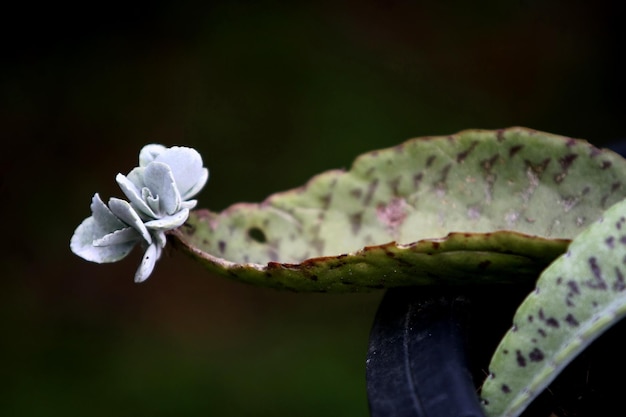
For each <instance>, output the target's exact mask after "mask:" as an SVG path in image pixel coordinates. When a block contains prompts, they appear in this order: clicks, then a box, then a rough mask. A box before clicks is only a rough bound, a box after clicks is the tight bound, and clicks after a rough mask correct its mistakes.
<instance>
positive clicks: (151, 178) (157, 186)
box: [143, 162, 181, 217]
mask: <svg viewBox="0 0 626 417" xmlns="http://www.w3.org/2000/svg"><path fill="white" fill-rule="evenodd" d="M143 180H144V182H145V183H146V187H148V189H149V190H150V192H151V194H152V196H153V197H158V200H159V208H160V209H159V210H158V212H157V214H158V217H162V216H166V215H171V214H174V213H176V211H178V209H179V208H180V202H181V198H180V193H179V192H178V187H177V186H176V181H174V175H173V174H172V170H171V168H170V166H169V165H166V164H164V163H161V162H151V163H150V164H148V166H147V167H146V169H145V171H144V178H143Z"/></svg>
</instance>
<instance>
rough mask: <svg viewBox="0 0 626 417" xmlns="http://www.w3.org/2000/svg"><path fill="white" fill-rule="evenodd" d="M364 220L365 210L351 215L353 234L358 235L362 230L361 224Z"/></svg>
mask: <svg viewBox="0 0 626 417" xmlns="http://www.w3.org/2000/svg"><path fill="white" fill-rule="evenodd" d="M362 222H363V212H360V213H354V214H353V215H351V216H350V226H351V228H352V234H354V235H357V234H358V233H359V231H360V230H361V224H362Z"/></svg>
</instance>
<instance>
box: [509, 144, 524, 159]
mask: <svg viewBox="0 0 626 417" xmlns="http://www.w3.org/2000/svg"><path fill="white" fill-rule="evenodd" d="M523 147H524V145H515V146H511V147H510V148H509V158H513V157H514V156H515V154H516V153H518V152H519V151H521V150H522V148H523Z"/></svg>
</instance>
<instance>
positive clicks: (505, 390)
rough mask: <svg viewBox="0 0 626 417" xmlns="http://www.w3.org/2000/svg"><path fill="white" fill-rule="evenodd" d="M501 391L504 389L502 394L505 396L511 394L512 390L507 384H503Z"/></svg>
mask: <svg viewBox="0 0 626 417" xmlns="http://www.w3.org/2000/svg"><path fill="white" fill-rule="evenodd" d="M501 389H502V392H503V393H505V394H508V393H510V392H511V388H509V386H508V385H506V384H502V387H501Z"/></svg>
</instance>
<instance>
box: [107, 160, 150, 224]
mask: <svg viewBox="0 0 626 417" xmlns="http://www.w3.org/2000/svg"><path fill="white" fill-rule="evenodd" d="M134 171H135V170H133V171H131V173H132V172H134ZM142 172H143V169H142ZM129 176H130V174H129ZM133 177H135V178H136V174H135V175H133ZM115 180H116V181H117V184H118V185H119V186H120V188H121V189H122V192H124V195H126V197H128V199H129V200H130V204H131V206H132V207H133V208H135V209H136V210H137V211H139V213H138V214H140V215H141V214H143V215H144V216H147V217H151V218H153V219H154V218H156V213H155V212H154V210H153V209H152V207H150V206H149V205H148V203H146V201H145V200H144V197H143V195H142V194H143V190H145V189H146V188H145V185H143V179H142V180H141V184H142V185H141V187H142V188H140V187H138V186H137V185H136V182H138V181H135V182H133V181H131V180H130V179H129V178H128V177H126V176H125V175H122V174H117V176H116V177H115Z"/></svg>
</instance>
